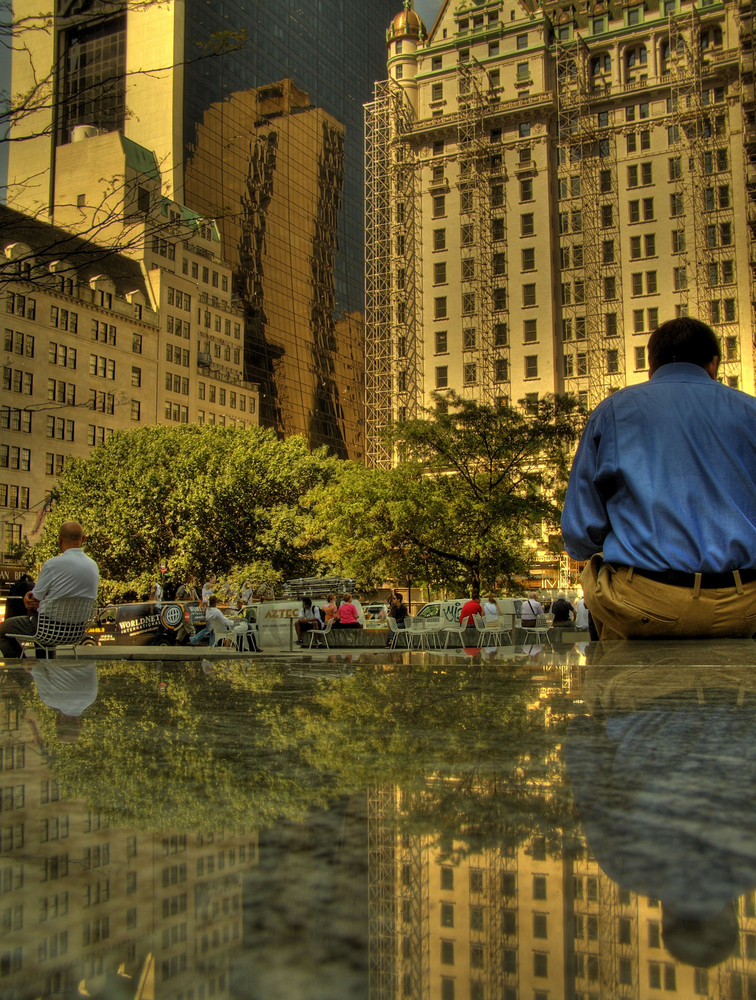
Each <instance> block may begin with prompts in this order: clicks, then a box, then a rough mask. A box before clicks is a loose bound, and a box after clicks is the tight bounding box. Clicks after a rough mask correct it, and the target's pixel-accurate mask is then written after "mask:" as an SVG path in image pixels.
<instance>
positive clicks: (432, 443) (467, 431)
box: [311, 396, 584, 590]
mask: <svg viewBox="0 0 756 1000" xmlns="http://www.w3.org/2000/svg"><path fill="white" fill-rule="evenodd" d="M445 403H446V410H442V409H440V408H438V409H436V410H435V411H429V412H427V413H426V416H425V417H424V418H423V419H418V420H411V421H407V422H405V423H402V424H399V425H398V426H397V427H396V428H395V431H394V435H393V445H394V447H395V449H396V451H397V453H398V455H399V456H400V458H401V463H400V464H399V465H398V467H397V468H394V469H391V470H388V471H380V470H375V471H372V470H365V469H359V468H357V467H354V466H351V467H349V466H344V467H341V468H340V471H339V474H338V475H337V476H336V477H335V478H334V479H333V480H331V481H329V482H328V483H327V484H326V485H325V486H324V487H323V488H322V489H320V490H319V491H318V492H317V495H315V496H314V497H313V498H311V502H312V503H313V504H314V505H315V509H316V511H317V520H318V522H319V523H321V524H326V523H327V526H328V530H327V538H326V539H325V542H324V546H323V549H322V553H321V554H322V556H323V558H324V559H326V560H328V561H330V562H331V563H333V564H334V565H338V566H339V568H340V569H342V570H343V571H346V572H350V573H351V574H352V575H355V576H357V577H358V578H359V579H361V580H363V579H364V580H366V581H367V580H374V581H380V580H381V579H397V580H406V579H413V580H415V581H417V582H423V583H426V584H429V585H442V586H445V587H449V588H455V589H457V590H461V589H466V588H468V587H470V586H472V587H473V588H480V587H481V585H482V584H483V583H485V584H486V585H487V586H491V587H493V586H496V585H498V584H499V583H500V582H503V581H505V580H511V578H512V577H514V576H516V575H520V574H523V573H525V572H526V571H527V558H528V553H529V552H530V551H532V549H533V545H532V543H533V542H535V541H539V540H540V539H541V537H542V531H543V525H544V523H545V524H546V525H547V526H550V525H556V524H557V522H558V518H559V514H560V511H561V506H562V500H563V496H564V490H565V489H566V485H567V479H568V475H569V462H570V456H571V454H572V449H573V446H574V444H575V442H576V440H577V439H578V437H579V435H580V432H581V430H582V427H583V424H584V413H583V412H582V410H581V409H580V407H579V406H578V403H577V401H576V400H575V398H574V397H570V396H548V397H544V398H543V399H542V400H540V401H539V404H538V407H537V409H535V410H532V411H531V410H529V409H527V408H523V407H519V406H502V407H493V406H486V405H483V404H480V403H475V402H472V401H470V400H464V399H461V398H459V397H457V396H451V397H447V398H446V399H445Z"/></svg>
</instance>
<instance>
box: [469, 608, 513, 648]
mask: <svg viewBox="0 0 756 1000" xmlns="http://www.w3.org/2000/svg"><path fill="white" fill-rule="evenodd" d="M473 621H474V622H475V627H476V629H477V630H478V634H479V638H480V644H481V646H501V645H503V642H504V636H505V635H506V637H507V642H511V641H512V633H511V632H510V630H509V629H508V628H505V627H504V625H503V623H502V622H501V620H500V619H499V618H495V617H493V616H490V615H489V616H488V617H486V618H482V617H481V616H480V615H473Z"/></svg>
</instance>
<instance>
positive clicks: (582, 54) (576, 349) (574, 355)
mask: <svg viewBox="0 0 756 1000" xmlns="http://www.w3.org/2000/svg"><path fill="white" fill-rule="evenodd" d="M556 63H557V178H558V179H557V183H558V185H559V194H560V205H559V209H560V211H559V229H560V253H561V256H562V261H561V263H562V265H563V270H562V274H563V277H565V278H568V277H569V278H570V279H571V280H569V281H567V280H565V281H563V282H562V289H561V309H562V330H561V337H562V343H563V371H562V374H563V377H564V384H565V389H566V390H567V391H569V392H574V393H576V394H577V395H578V396H581V397H582V399H583V400H584V402H585V403H586V404H587V405H588V406H589V407H590V408H591V409H592V408H593V407H595V406H596V405H597V404H598V403H600V402H601V400H602V399H603V398H604V397H605V396H606V395H607V393H608V392H611V391H614V390H615V389H617V388H619V387H620V386H621V385H623V384H624V371H625V363H624V354H625V349H624V322H623V309H622V271H621V265H620V260H621V254H620V233H619V191H618V189H619V183H618V178H617V150H616V134H615V131H614V130H613V129H611V128H610V127H609V124H608V118H607V123H606V125H604V126H602V127H601V128H599V127H598V126H597V122H596V114H595V112H594V109H593V106H592V101H591V97H592V91H591V88H592V86H593V83H592V76H591V74H590V51H589V49H588V46H587V44H586V43H585V41H584V40H583V39H582V38H581V37H580V36H577V37H576V38H575V39H574V40H571V41H569V42H565V41H561V40H558V41H557V42H556ZM599 97H600V94H599ZM559 333H560V331H557V336H558V335H559Z"/></svg>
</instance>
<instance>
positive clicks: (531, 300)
mask: <svg viewBox="0 0 756 1000" xmlns="http://www.w3.org/2000/svg"><path fill="white" fill-rule="evenodd" d="M522 304H523V306H524V307H526V308H527V307H529V306H534V305H536V304H537V303H536V286H535V285H534V284H532V285H530V284H529V285H523V286H522Z"/></svg>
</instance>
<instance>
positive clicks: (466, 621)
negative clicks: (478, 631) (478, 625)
mask: <svg viewBox="0 0 756 1000" xmlns="http://www.w3.org/2000/svg"><path fill="white" fill-rule="evenodd" d="M473 615H480V616H481V618H482V617H483V608H482V607H481V606H480V601H479V600H478V598H477V597H475V596H474V595H473V596H472V597H471V598H470V600H469V601H466V602H465V603H464V604H463V605H462V610H461V611H460V613H459V623H460V625H465V626H466V627H467V628H474V627H475V622H474V621H473Z"/></svg>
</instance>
